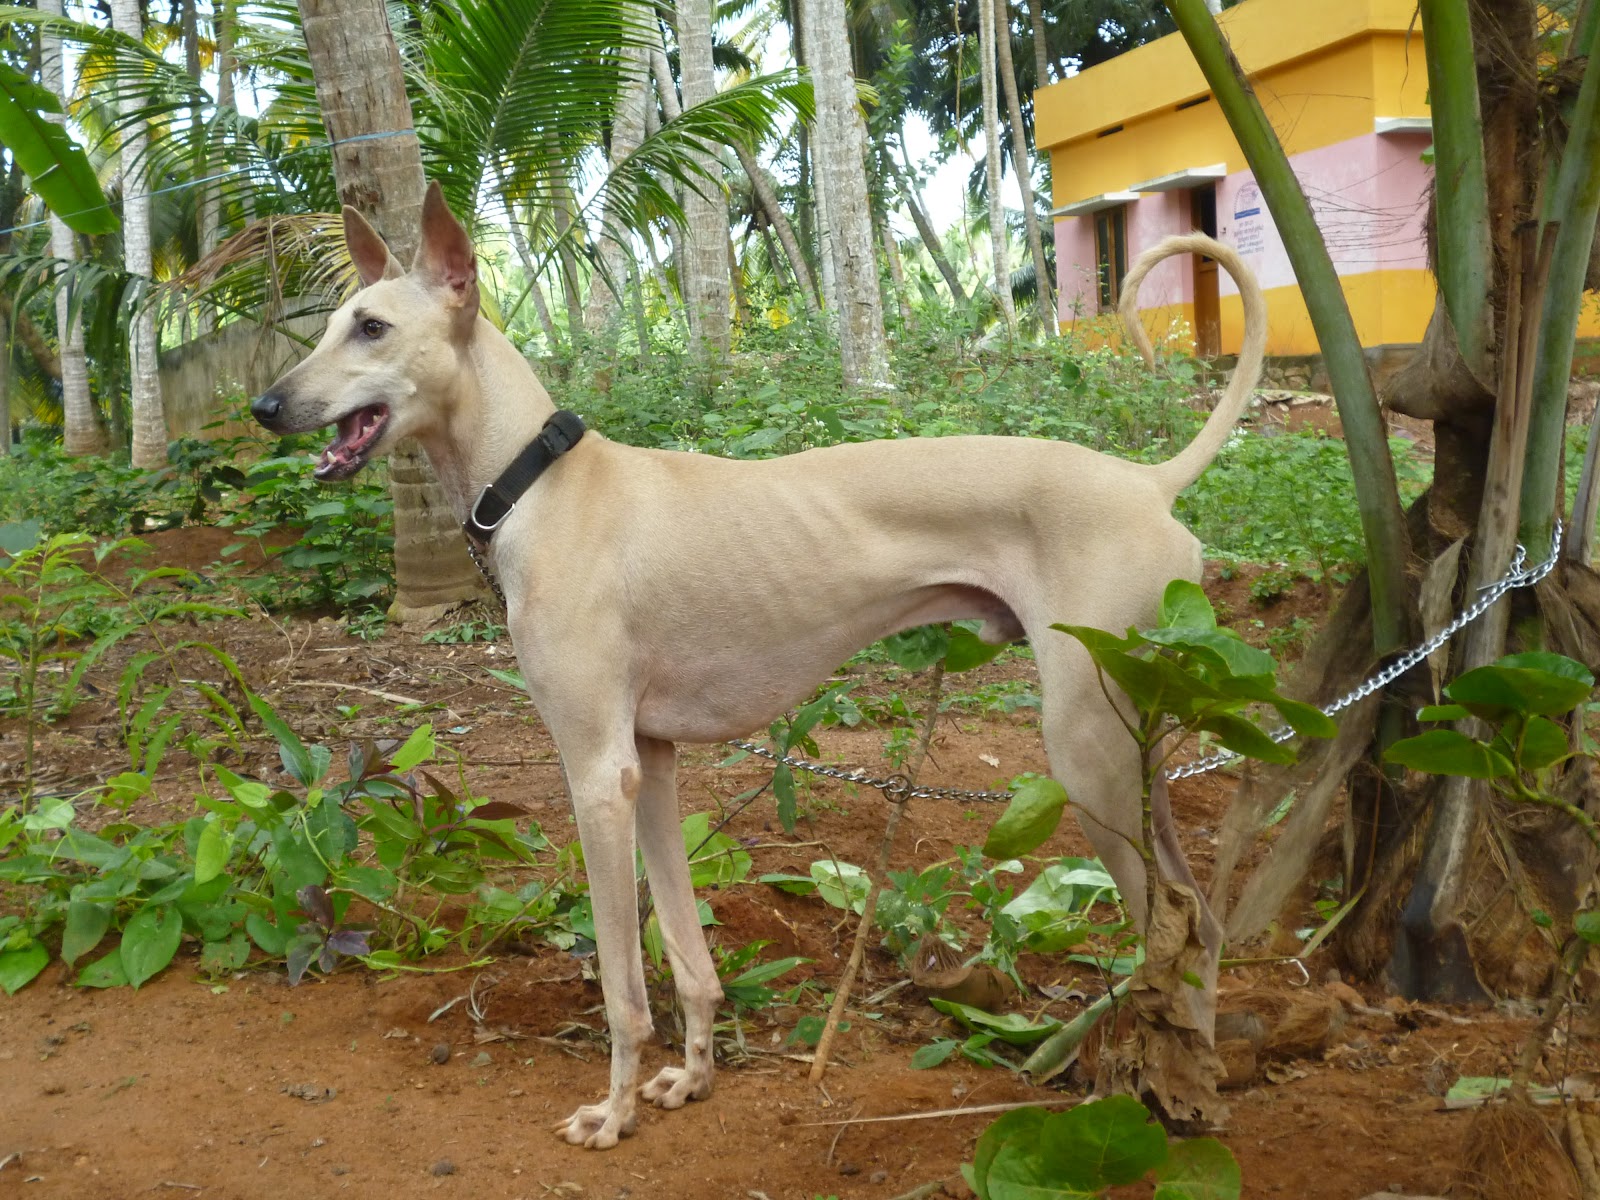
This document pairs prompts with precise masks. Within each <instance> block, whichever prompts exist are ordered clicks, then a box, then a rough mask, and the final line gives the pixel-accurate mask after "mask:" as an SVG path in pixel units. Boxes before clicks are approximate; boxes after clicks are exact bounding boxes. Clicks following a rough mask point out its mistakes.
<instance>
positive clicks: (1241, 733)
mask: <svg viewBox="0 0 1600 1200" xmlns="http://www.w3.org/2000/svg"><path fill="white" fill-rule="evenodd" d="M1195 728H1196V729H1201V730H1204V731H1206V732H1208V733H1214V734H1216V735H1217V740H1218V741H1219V742H1221V743H1222V744H1223V745H1224V746H1226V747H1227V748H1228V749H1229V750H1232V751H1233V752H1234V753H1235V754H1243V755H1244V756H1245V757H1247V758H1254V759H1259V760H1260V761H1261V762H1269V763H1292V762H1293V761H1294V760H1295V753H1294V750H1293V748H1292V747H1290V746H1287V745H1285V744H1283V743H1281V742H1275V741H1273V740H1272V739H1271V738H1270V737H1268V736H1267V735H1266V734H1264V733H1262V732H1261V729H1260V727H1259V726H1257V725H1256V723H1255V722H1254V721H1250V720H1247V719H1246V718H1244V717H1241V716H1236V715H1235V714H1233V713H1213V714H1212V715H1211V716H1209V717H1206V718H1205V719H1204V720H1202V721H1199V722H1197V723H1196V725H1195Z"/></svg>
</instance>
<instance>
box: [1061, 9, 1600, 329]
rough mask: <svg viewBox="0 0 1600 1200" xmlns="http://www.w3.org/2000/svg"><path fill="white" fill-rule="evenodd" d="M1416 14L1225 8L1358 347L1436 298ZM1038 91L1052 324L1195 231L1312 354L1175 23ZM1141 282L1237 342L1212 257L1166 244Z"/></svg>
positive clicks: (1157, 309)
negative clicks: (1252, 283) (1237, 258)
mask: <svg viewBox="0 0 1600 1200" xmlns="http://www.w3.org/2000/svg"><path fill="white" fill-rule="evenodd" d="M1415 19H1416V3H1415V0H1245V2H1244V3H1242V4H1239V5H1238V6H1236V7H1234V8H1232V9H1229V10H1228V11H1227V12H1225V13H1223V14H1222V17H1221V23H1222V27H1223V29H1224V31H1225V32H1226V34H1227V36H1228V38H1229V40H1230V41H1231V42H1232V44H1233V48H1234V51H1235V52H1236V53H1237V55H1238V57H1239V60H1240V62H1241V63H1243V65H1244V67H1245V70H1246V71H1247V72H1248V73H1249V74H1250V77H1251V80H1252V82H1253V84H1254V86H1255V89H1256V94H1257V95H1258V96H1259V97H1260V100H1261V103H1262V106H1263V108H1264V109H1265V110H1266V113H1267V117H1268V118H1269V119H1270V120H1271V122H1272V124H1273V127H1274V128H1275V129H1276V130H1277V133H1278V137H1279V138H1280V139H1281V140H1282V142H1283V146H1284V149H1285V151H1286V152H1287V153H1288V155H1289V160H1290V162H1291V164H1293V166H1294V169H1295V172H1296V174H1297V175H1298V176H1299V177H1300V181H1301V184H1302V186H1303V187H1304V188H1305V192H1306V195H1307V197H1308V198H1309V199H1310V201H1311V205H1312V208H1313V210H1314V211H1315V213H1316V216H1317V222H1318V224H1319V225H1320V226H1321V228H1322V232H1323V236H1324V237H1325V238H1326V240H1327V243H1328V250H1329V252H1330V253H1331V254H1332V256H1333V262H1334V265H1335V267H1336V268H1337V269H1338V272H1339V275H1340V278H1341V279H1342V280H1343V283H1344V289H1345V295H1346V296H1347V297H1348V299H1349V302H1350V309H1351V312H1352V314H1353V315H1354V317H1355V323H1356V330H1357V333H1358V334H1359V335H1360V337H1361V341H1362V344H1363V345H1365V346H1367V347H1368V348H1369V349H1376V348H1380V347H1404V346H1411V345H1415V344H1416V343H1417V342H1419V341H1420V340H1421V339H1422V333H1423V330H1424V328H1425V327H1426V325H1427V323H1428V317H1429V314H1431V313H1432V311H1433V303H1434V282H1433V278H1432V276H1431V275H1430V274H1429V273H1428V270H1427V252H1426V243H1425V238H1424V218H1425V215H1426V212H1427V205H1428V187H1429V184H1430V182H1431V178H1432V168H1431V167H1430V166H1429V165H1428V164H1426V163H1425V162H1424V161H1423V155H1424V152H1425V151H1426V150H1427V149H1428V147H1429V145H1430V144H1431V141H1432V124H1431V121H1430V119H1429V114H1428V100H1427V93H1428V79H1427V67H1426V63H1425V61H1424V58H1423V53H1422V38H1421V35H1420V31H1419V29H1418V28H1417V26H1416V25H1415ZM1034 103H1035V117H1036V121H1035V125H1036V138H1037V141H1038V146H1039V150H1040V152H1041V153H1046V152H1047V153H1048V154H1049V155H1050V171H1051V179H1052V181H1053V185H1054V203H1055V206H1056V207H1055V209H1054V211H1053V213H1052V214H1051V215H1052V217H1053V218H1054V225H1055V240H1056V274H1057V282H1058V287H1059V289H1060V313H1059V315H1060V319H1061V322H1062V326H1063V328H1068V327H1070V326H1071V325H1073V324H1074V323H1075V322H1077V321H1079V320H1082V319H1084V318H1092V317H1094V316H1096V315H1097V314H1098V313H1100V312H1103V311H1106V310H1108V309H1110V308H1113V307H1115V304H1116V300H1117V289H1118V285H1119V283H1120V281H1121V277H1122V274H1123V273H1124V272H1125V270H1126V267H1127V263H1128V261H1129V260H1130V259H1132V258H1133V257H1134V256H1136V255H1137V254H1138V253H1139V251H1140V250H1142V249H1144V248H1145V247H1147V246H1149V245H1151V244H1152V243H1154V242H1155V241H1157V240H1159V239H1160V238H1162V237H1165V236H1167V235H1168V234H1172V233H1183V232H1188V231H1189V230H1192V229H1200V230H1203V231H1204V232H1207V233H1210V234H1212V235H1213V236H1216V237H1218V238H1219V239H1220V240H1221V241H1223V242H1225V243H1228V244H1230V245H1232V246H1234V247H1235V248H1236V249H1238V250H1239V251H1240V253H1241V254H1242V255H1243V256H1244V258H1245V260H1246V261H1247V262H1249V263H1250V265H1251V266H1252V267H1253V268H1254V269H1255V271H1256V273H1257V275H1258V277H1259V278H1260V280H1261V286H1262V287H1263V289H1265V291H1266V295H1267V301H1268V306H1269V310H1270V312H1271V318H1272V329H1271V338H1270V341H1269V344H1268V353H1269V354H1272V355H1275V356H1288V355H1310V354H1315V353H1317V340H1316V336H1315V334H1314V333H1313V331H1312V328H1311V320H1310V318H1309V316H1308V315H1307V313H1306V308H1305V302H1304V300H1303V299H1302V298H1301V295H1300V290H1299V288H1298V286H1297V285H1296V283H1295V277H1294V272H1293V270H1292V269H1291V268H1290V266H1289V260H1288V257H1287V255H1286V254H1285V252H1284V248H1283V244H1282V242H1281V240H1280V239H1279V237H1278V233H1277V230H1276V228H1275V227H1274V226H1273V223H1272V218H1271V215H1270V214H1269V213H1268V212H1267V210H1266V206H1265V205H1264V204H1263V203H1262V200H1261V191H1260V189H1259V187H1257V185H1256V183H1255V179H1254V176H1253V175H1252V173H1251V171H1250V168H1249V166H1248V165H1247V164H1246V162H1245V160H1244V154H1243V152H1242V151H1241V150H1240V149H1239V147H1238V144H1237V143H1236V142H1235V141H1234V139H1233V135H1232V133H1231V132H1230V130H1229V128H1228V124H1227V121H1226V120H1224V118H1223V115H1222V113H1221V111H1220V110H1219V109H1218V106H1217V104H1216V103H1215V101H1214V100H1213V99H1212V97H1211V93H1210V89H1209V88H1208V87H1207V86H1206V83H1205V80H1204V78H1203V77H1202V76H1201V74H1200V68H1199V67H1198V66H1196V65H1195V62H1194V59H1193V57H1192V56H1191V55H1190V53H1189V49H1188V46H1187V45H1186V44H1185V43H1184V41H1183V38H1182V37H1181V36H1179V35H1178V34H1172V35H1171V36H1168V37H1164V38H1161V39H1159V40H1158V41H1154V42H1151V43H1149V44H1147V45H1144V46H1141V47H1139V48H1137V49H1135V50H1131V51H1129V52H1128V53H1126V54H1123V55H1120V56H1119V57H1117V58H1114V59H1112V60H1110V61H1109V62H1105V63H1102V64H1100V65H1098V66H1095V67H1091V68H1090V69H1088V70H1086V71H1083V72H1081V73H1080V74H1078V75H1075V76H1073V77H1072V78H1070V79H1066V80H1063V81H1062V82H1060V83H1057V84H1053V85H1051V86H1050V87H1046V88H1042V89H1040V90H1039V92H1038V93H1037V94H1036V96H1035V100H1034ZM1140 298H1141V300H1142V301H1143V305H1142V309H1143V311H1144V312H1146V314H1147V317H1148V319H1149V320H1150V322H1151V324H1152V327H1153V328H1157V329H1160V328H1163V327H1170V324H1171V322H1172V321H1176V320H1181V321H1183V322H1185V323H1186V324H1187V325H1188V327H1189V329H1190V330H1192V331H1193V337H1194V341H1195V348H1196V351H1197V353H1199V354H1201V355H1202V356H1206V357H1211V356H1215V355H1217V354H1234V353H1237V352H1238V349H1239V343H1240V338H1241V333H1242V330H1241V320H1242V318H1241V311H1240V306H1239V297H1238V292H1237V290H1236V289H1235V288H1234V287H1233V286H1232V281H1231V280H1229V279H1228V278H1227V276H1226V275H1223V276H1222V277H1221V278H1220V279H1219V278H1218V272H1217V269H1216V264H1215V263H1214V262H1212V261H1211V260H1210V259H1200V258H1199V257H1198V256H1197V257H1196V258H1195V259H1194V260H1192V261H1190V262H1187V263H1185V262H1184V261H1183V260H1180V259H1169V260H1168V261H1167V262H1166V263H1163V264H1162V265H1161V266H1160V267H1158V268H1157V269H1156V270H1155V271H1153V272H1152V273H1151V274H1150V276H1149V277H1148V278H1147V279H1146V281H1145V283H1144V285H1143V287H1142V289H1141V297H1140ZM1592 323H1594V322H1593V321H1592V320H1586V324H1592ZM1596 332H1600V327H1597V328H1596V329H1594V330H1589V329H1580V333H1583V334H1586V335H1590V334H1593V333H1596Z"/></svg>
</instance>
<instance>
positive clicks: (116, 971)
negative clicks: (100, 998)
mask: <svg viewBox="0 0 1600 1200" xmlns="http://www.w3.org/2000/svg"><path fill="white" fill-rule="evenodd" d="M73 982H74V983H76V984H77V985H78V986H79V987H92V988H112V987H122V986H123V985H125V984H126V983H127V982H128V973H127V971H125V970H123V968H122V951H121V949H116V950H113V951H111V953H110V954H106V955H103V956H102V957H100V958H97V959H95V960H94V961H93V962H92V963H90V964H89V965H88V966H87V967H85V968H84V969H83V970H81V971H79V972H78V978H77V979H75V980H74V981H73Z"/></svg>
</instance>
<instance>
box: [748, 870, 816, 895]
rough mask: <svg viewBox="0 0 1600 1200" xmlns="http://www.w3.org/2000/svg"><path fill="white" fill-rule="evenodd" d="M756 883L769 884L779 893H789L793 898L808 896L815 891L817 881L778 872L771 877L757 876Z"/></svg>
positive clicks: (808, 877)
mask: <svg viewBox="0 0 1600 1200" xmlns="http://www.w3.org/2000/svg"><path fill="white" fill-rule="evenodd" d="M756 882H757V883H767V884H771V885H772V886H773V887H775V888H777V889H778V890H779V891H780V892H789V893H791V894H792V895H795V896H809V895H811V893H812V892H814V891H816V890H817V881H816V880H815V879H813V878H811V876H809V875H785V874H783V873H782V872H779V873H776V874H771V875H758V876H757V877H756Z"/></svg>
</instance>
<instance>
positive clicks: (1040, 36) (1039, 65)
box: [1028, 0, 1050, 90]
mask: <svg viewBox="0 0 1600 1200" xmlns="http://www.w3.org/2000/svg"><path fill="white" fill-rule="evenodd" d="M1028 23H1029V25H1031V26H1032V27H1033V72H1034V74H1033V86H1034V89H1035V90H1037V89H1039V88H1042V87H1044V85H1045V84H1047V83H1049V82H1050V74H1049V72H1050V50H1049V47H1048V46H1047V45H1046V44H1045V33H1044V0H1028Z"/></svg>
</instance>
